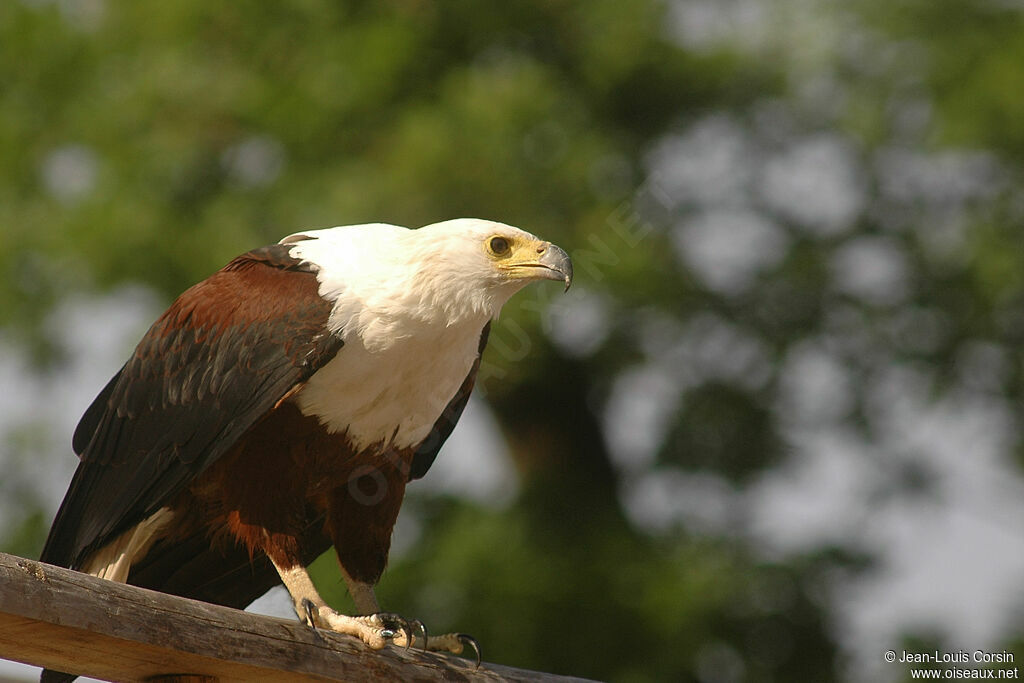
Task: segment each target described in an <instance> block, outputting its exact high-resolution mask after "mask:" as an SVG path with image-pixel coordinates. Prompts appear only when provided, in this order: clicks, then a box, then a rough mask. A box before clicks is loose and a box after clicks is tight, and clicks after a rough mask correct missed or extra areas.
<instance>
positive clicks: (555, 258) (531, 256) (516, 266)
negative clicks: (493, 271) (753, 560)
mask: <svg viewBox="0 0 1024 683" xmlns="http://www.w3.org/2000/svg"><path fill="white" fill-rule="evenodd" d="M524 256H525V258H524ZM513 258H514V259H515V260H513V261H512V262H511V263H508V264H506V265H504V266H503V267H502V268H503V270H505V271H506V272H507V273H508V274H509V276H510V277H513V278H517V279H518V278H522V279H525V280H557V281H559V282H564V283H565V290H566V291H569V285H571V284H572V259H570V258H569V255H568V254H567V253H565V250H564V249H562V248H561V247H559V246H557V245H554V244H551V242H531V243H528V245H524V246H523V247H521V248H520V249H519V250H518V253H516V254H515V255H514V256H513Z"/></svg>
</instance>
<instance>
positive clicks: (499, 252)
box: [488, 237, 512, 256]
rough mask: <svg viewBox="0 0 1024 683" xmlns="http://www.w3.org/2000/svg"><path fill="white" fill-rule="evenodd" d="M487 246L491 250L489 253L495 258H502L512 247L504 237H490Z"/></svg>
mask: <svg viewBox="0 0 1024 683" xmlns="http://www.w3.org/2000/svg"><path fill="white" fill-rule="evenodd" d="M488 246H489V247H490V249H491V253H492V254H494V255H495V256H504V255H505V254H507V253H508V252H509V249H511V248H512V245H510V244H509V243H508V240H507V239H505V238H504V237H492V238H491V241H490V242H489V243H488Z"/></svg>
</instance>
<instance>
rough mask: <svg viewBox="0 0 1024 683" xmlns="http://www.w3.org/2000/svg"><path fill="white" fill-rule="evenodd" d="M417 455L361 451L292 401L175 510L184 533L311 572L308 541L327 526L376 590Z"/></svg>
mask: <svg viewBox="0 0 1024 683" xmlns="http://www.w3.org/2000/svg"><path fill="white" fill-rule="evenodd" d="M412 454H413V452H412V450H411V449H405V450H402V451H393V450H387V449H385V448H384V447H383V445H382V444H378V445H376V446H374V447H371V448H366V449H363V450H361V451H359V452H356V451H354V450H353V449H352V448H351V446H350V444H349V441H348V439H347V438H346V437H345V435H344V434H329V433H327V431H326V430H325V429H324V428H323V426H322V425H321V424H320V423H319V422H318V420H317V419H316V418H314V417H309V416H305V415H303V414H302V413H301V412H300V411H299V410H298V408H297V407H296V406H295V405H294V404H293V403H291V402H285V403H283V404H281V405H280V406H279V407H278V408H277V409H275V410H274V411H273V412H272V413H270V414H269V415H268V416H267V417H266V418H264V419H263V420H262V421H260V422H259V423H257V424H256V425H255V426H253V428H252V429H250V430H249V432H247V433H246V435H245V436H244V437H243V438H242V439H240V440H239V442H238V444H237V445H236V446H235V447H234V448H233V449H232V450H231V451H229V452H228V453H226V454H225V455H224V456H223V457H222V458H220V460H218V461H217V462H216V463H214V464H213V465H212V466H211V467H210V468H209V469H208V470H207V471H206V472H204V473H203V474H202V475H200V476H199V477H197V478H196V480H195V481H194V483H193V484H192V485H191V486H190V488H189V489H188V490H187V491H186V492H184V493H183V494H182V495H181V496H179V497H178V499H177V500H176V501H175V503H174V505H172V506H171V507H172V509H173V510H174V512H175V519H176V522H177V523H176V524H175V525H174V526H175V529H176V533H180V534H182V535H183V536H191V535H193V534H195V533H196V532H199V531H202V532H204V533H205V534H206V535H207V536H208V537H209V538H210V539H211V543H213V544H215V545H216V544H225V543H226V544H241V545H242V546H244V547H245V548H247V550H248V551H249V554H250V556H252V555H254V554H256V553H259V552H264V553H266V554H267V555H269V556H270V557H271V559H272V560H274V562H276V563H277V564H278V565H281V566H286V567H287V566H294V565H296V564H300V563H301V559H300V558H301V557H302V555H303V549H302V547H301V542H302V541H301V539H302V537H303V535H304V534H305V533H306V530H307V529H308V526H309V524H310V523H311V520H317V519H321V518H322V519H324V530H325V532H326V533H327V535H328V537H329V538H331V540H332V542H333V543H334V545H335V547H336V549H337V551H338V557H339V560H340V562H341V563H342V566H344V567H345V569H346V571H348V573H349V574H350V575H351V576H353V577H354V578H357V579H359V580H363V581H367V582H369V583H373V582H375V581H376V580H377V579H378V578H379V577H380V573H381V572H382V571H383V569H384V565H385V564H386V561H387V554H388V549H389V547H390V544H391V531H392V528H393V527H394V523H395V520H396V518H397V516H398V509H399V507H400V506H401V502H402V498H403V496H404V493H405V483H406V480H407V478H408V472H409V466H410V463H411V460H412Z"/></svg>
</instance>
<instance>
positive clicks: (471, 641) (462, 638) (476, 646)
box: [455, 633, 483, 669]
mask: <svg viewBox="0 0 1024 683" xmlns="http://www.w3.org/2000/svg"><path fill="white" fill-rule="evenodd" d="M455 637H456V638H458V639H459V642H460V643H462V645H463V647H465V646H466V645H469V646H470V647H472V648H473V650H474V651H475V652H476V668H477V669H479V668H480V662H482V661H483V658H482V657H481V656H480V643H478V642H476V638H474V637H473V636H471V635H467V634H465V633H456V634H455Z"/></svg>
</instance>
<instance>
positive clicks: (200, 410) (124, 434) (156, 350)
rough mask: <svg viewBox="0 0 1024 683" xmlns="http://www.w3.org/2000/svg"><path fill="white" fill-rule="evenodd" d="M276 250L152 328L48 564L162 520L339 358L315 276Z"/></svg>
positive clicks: (76, 484) (93, 450) (108, 406)
mask: <svg viewBox="0 0 1024 683" xmlns="http://www.w3.org/2000/svg"><path fill="white" fill-rule="evenodd" d="M287 250H288V247H286V246H281V245H274V246H270V247H265V248H263V249H258V250H255V251H252V252H249V253H248V254H245V255H243V256H240V257H238V258H237V259H235V260H234V261H232V262H231V263H229V264H228V265H227V266H225V267H224V268H223V269H222V270H220V271H218V272H217V273H215V274H214V275H212V276H211V277H210V278H208V279H206V280H204V281H203V282H200V283H199V284H197V285H195V286H194V287H192V288H190V289H189V290H188V291H186V292H185V293H184V294H182V295H181V296H180V297H179V298H178V299H177V301H175V302H174V304H172V305H171V307H170V308H169V309H168V310H167V311H166V312H165V313H164V314H163V315H162V316H160V318H159V319H158V320H157V321H156V322H155V323H154V324H153V326H152V327H151V328H150V329H149V331H148V332H147V333H146V335H145V337H143V339H142V341H141V342H139V345H138V346H137V347H136V349H135V352H134V353H133V354H132V357H131V358H130V359H129V360H128V362H127V363H125V365H124V367H123V368H121V371H120V372H119V373H118V374H117V375H116V376H115V377H114V378H113V379H112V380H111V381H110V382H109V383H108V384H107V386H106V387H105V388H104V389H103V391H102V392H100V395H99V396H98V397H97V398H96V400H95V401H94V402H93V404H92V405H91V406H90V407H89V409H88V410H87V411H86V412H85V414H84V416H83V418H82V421H81V422H80V424H79V426H78V428H77V429H76V431H75V435H74V439H73V445H74V448H75V450H76V452H78V453H79V455H80V456H81V463H80V464H79V466H78V470H77V471H76V472H75V476H74V479H73V480H72V482H71V486H70V488H69V489H68V492H67V495H66V496H65V498H64V502H63V503H62V504H61V507H60V510H59V511H58V513H57V517H56V519H55V520H54V523H53V526H52V528H51V529H50V535H49V537H48V538H47V541H46V546H45V547H44V549H43V554H42V557H41V559H42V560H43V561H45V562H51V563H54V564H59V565H63V566H67V567H73V568H74V567H78V566H80V564H81V563H82V562H83V560H84V559H85V558H86V557H87V556H88V555H89V554H90V553H91V552H92V551H94V550H96V549H97V548H99V547H101V546H103V545H104V544H106V543H107V542H109V541H110V540H112V539H113V538H114V537H115V536H117V535H118V534H120V533H122V532H123V531H125V530H127V529H129V528H131V527H132V526H134V525H135V524H137V523H138V522H140V521H142V520H143V519H145V518H146V517H148V516H149V515H151V514H152V513H154V512H156V511H157V510H158V509H160V508H161V507H163V506H164V505H165V504H166V503H167V502H168V501H169V499H170V498H172V497H173V496H174V495H175V494H176V493H177V492H179V491H180V490H181V489H182V488H183V487H184V486H186V485H188V483H189V482H190V481H191V480H192V479H193V478H194V477H196V476H197V475H198V474H199V473H200V472H202V471H203V470H204V469H206V468H207V467H208V466H209V465H210V464H211V463H213V462H214V461H216V460H217V458H219V457H220V456H221V455H222V454H223V453H224V452H226V451H227V450H228V449H229V448H230V447H231V446H232V445H233V444H234V443H235V441H236V440H237V439H238V438H239V437H240V436H241V435H242V434H243V433H244V432H245V431H246V430H247V429H248V428H249V427H251V426H252V425H253V424H254V423H255V422H256V421H257V420H259V419H260V418H261V417H262V416H264V415H265V414H267V413H268V412H269V411H270V410H271V409H273V407H274V406H275V405H276V404H277V402H278V401H280V400H281V398H282V397H284V396H285V395H286V394H288V392H290V391H292V390H293V389H294V388H295V387H296V386H297V385H300V384H302V383H303V382H305V381H306V380H307V379H308V378H309V377H310V376H311V375H312V374H313V373H314V372H316V371H317V370H318V369H319V368H320V367H322V366H323V365H324V364H325V363H327V362H328V361H329V360H330V359H331V358H333V357H334V356H335V354H336V353H337V352H338V350H339V349H340V348H341V346H342V342H341V340H340V339H339V338H338V337H337V336H335V335H332V334H329V333H328V332H327V331H326V322H327V317H328V315H329V314H330V309H331V305H330V304H329V303H328V302H327V301H325V300H324V299H322V298H321V297H320V296H319V294H318V283H317V280H316V276H315V273H314V272H313V270H311V268H310V267H308V266H307V265H305V264H302V263H300V262H299V261H298V260H297V259H293V258H292V257H291V256H289V254H288V251H287Z"/></svg>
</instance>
